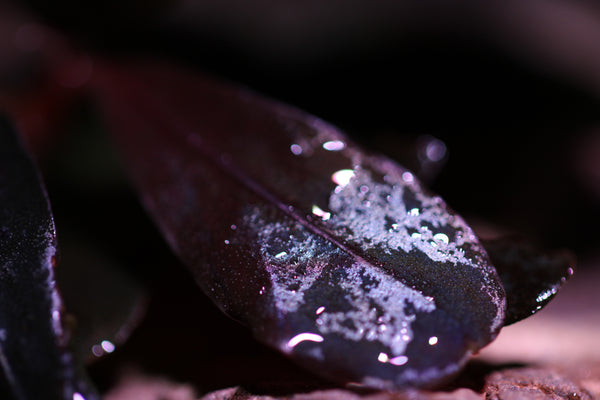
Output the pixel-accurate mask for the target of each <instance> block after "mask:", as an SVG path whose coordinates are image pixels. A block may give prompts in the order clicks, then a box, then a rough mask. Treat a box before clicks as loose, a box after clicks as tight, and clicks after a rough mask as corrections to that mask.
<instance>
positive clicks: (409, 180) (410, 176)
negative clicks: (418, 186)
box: [402, 171, 415, 183]
mask: <svg viewBox="0 0 600 400" xmlns="http://www.w3.org/2000/svg"><path fill="white" fill-rule="evenodd" d="M402 180H403V181H404V182H406V183H413V182H414V181H415V177H414V176H413V174H411V173H410V172H408V171H406V172H403V173H402Z"/></svg>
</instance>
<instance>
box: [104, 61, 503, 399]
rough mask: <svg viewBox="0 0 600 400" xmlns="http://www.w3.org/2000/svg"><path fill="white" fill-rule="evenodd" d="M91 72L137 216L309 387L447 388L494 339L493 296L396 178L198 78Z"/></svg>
mask: <svg viewBox="0 0 600 400" xmlns="http://www.w3.org/2000/svg"><path fill="white" fill-rule="evenodd" d="M147 65H150V63H148V64H147ZM96 71H100V72H98V75H97V76H96V78H95V79H96V81H95V84H96V85H95V87H96V89H97V93H98V97H99V99H100V103H101V105H102V107H103V108H104V110H105V112H106V115H107V116H108V120H109V122H110V126H111V130H112V131H113V132H114V135H113V136H114V139H115V141H116V143H118V146H119V147H120V149H121V152H122V154H123V156H124V160H125V162H126V164H127V166H128V168H129V170H130V173H131V176H132V177H133V180H134V182H135V183H136V185H137V187H138V189H139V191H140V193H141V196H142V200H143V203H144V205H145V206H146V208H147V209H148V211H149V212H150V214H151V215H152V216H153V217H154V218H155V220H156V221H157V223H158V225H159V227H160V229H161V230H162V232H163V234H164V236H165V237H166V239H167V240H168V242H169V243H170V245H171V247H172V248H173V250H174V251H175V252H176V253H177V254H178V255H179V256H180V258H181V259H182V260H183V261H184V263H185V264H186V265H188V266H189V268H190V269H191V271H192V272H193V273H194V275H195V277H196V279H197V281H198V284H199V285H200V286H201V287H202V289H203V290H204V292H205V293H206V294H207V295H208V296H210V297H211V298H212V299H213V300H214V302H215V303H216V304H217V305H218V306H219V307H220V308H221V309H222V310H223V311H225V312H226V313H227V314H229V315H230V316H231V317H233V318H235V319H237V320H239V321H240V322H242V323H243V324H245V325H247V326H248V327H249V328H250V329H251V330H252V332H253V334H254V335H255V337H256V338H258V339H259V340H261V341H262V342H264V343H266V344H268V345H270V346H272V347H274V348H276V349H279V350H280V351H281V352H283V353H285V354H287V355H288V356H289V357H291V358H292V359H293V360H295V361H296V362H298V363H300V364H301V365H304V366H305V367H307V368H309V369H310V370H311V371H313V372H314V373H316V374H319V375H321V376H324V377H327V378H330V379H333V380H336V381H339V382H355V383H358V384H362V385H366V386H370V387H379V388H392V387H406V386H432V385H435V384H438V383H440V382H442V381H444V380H447V379H448V378H449V377H450V376H452V375H454V374H455V373H457V372H458V371H459V370H460V368H461V367H462V366H463V365H464V363H465V362H466V360H467V359H468V357H469V356H470V354H471V353H472V352H474V351H476V350H477V349H479V348H481V347H482V346H484V345H486V344H487V343H489V342H490V341H491V340H492V339H493V338H494V337H495V336H496V334H497V332H498V330H499V329H500V327H501V326H502V324H503V319H504V293H503V290H502V287H501V284H500V281H499V278H498V277H497V275H496V272H495V270H494V269H493V268H492V267H491V266H490V263H489V260H488V258H487V255H486V253H485V251H484V250H483V249H482V248H481V246H480V245H479V242H478V240H477V238H476V237H475V235H474V234H473V232H472V230H471V229H470V228H469V227H468V226H467V225H466V224H465V222H464V221H463V219H462V218H461V217H459V216H458V215H456V214H455V213H453V212H452V211H451V210H450V209H449V208H448V207H447V206H446V204H445V203H444V201H443V200H442V199H441V198H439V197H438V196H435V195H432V194H430V193H428V192H426V191H425V190H424V189H423V188H422V186H421V185H420V184H419V182H418V180H417V179H416V178H415V176H414V175H413V174H412V173H410V172H409V171H408V170H406V169H404V168H402V167H400V166H399V165H397V164H395V163H393V162H392V161H390V160H389V159H387V158H385V157H382V156H376V155H370V154H367V153H365V152H364V151H362V150H361V149H360V148H359V147H357V146H356V145H355V144H353V143H352V142H351V141H349V140H348V139H347V138H346V137H345V136H344V135H342V134H341V133H340V132H339V131H338V130H337V129H336V128H335V127H333V126H331V125H329V124H327V123H325V122H323V121H321V120H319V119H317V118H315V117H312V116H310V115H307V114H305V113H303V112H301V111H299V110H296V109H293V108H290V107H287V106H284V105H282V104H279V103H276V102H274V101H270V100H266V99H263V98H261V97H259V96H257V95H255V94H252V93H251V92H249V91H246V90H243V89H239V88H236V87H232V86H229V85H226V84H221V83H217V82H215V81H214V80H211V79H209V78H205V77H202V76H197V75H192V74H188V73H184V72H182V71H179V70H176V69H174V68H168V67H136V66H132V67H125V66H119V67H117V68H115V67H111V66H105V67H104V68H103V69H100V68H97V69H96ZM198 318H202V316H201V315H199V316H198Z"/></svg>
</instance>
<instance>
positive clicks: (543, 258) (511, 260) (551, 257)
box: [482, 237, 575, 325]
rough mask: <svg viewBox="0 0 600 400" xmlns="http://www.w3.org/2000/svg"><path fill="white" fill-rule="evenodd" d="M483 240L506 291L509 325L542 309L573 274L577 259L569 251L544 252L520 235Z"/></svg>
mask: <svg viewBox="0 0 600 400" xmlns="http://www.w3.org/2000/svg"><path fill="white" fill-rule="evenodd" d="M482 243H483V245H484V247H485V249H486V250H487V252H488V254H489V256H490V259H491V260H492V264H493V265H494V267H495V268H496V270H497V271H498V275H500V278H501V279H502V285H503V286H504V290H505V292H506V318H505V320H504V324H505V325H510V324H512V323H515V322H518V321H520V320H522V319H524V318H527V317H530V316H531V315H532V314H535V313H536V312H538V311H539V310H541V309H542V308H543V307H544V306H545V305H546V304H548V302H550V300H552V299H553V298H554V296H555V295H556V293H558V290H559V289H560V288H561V286H562V285H563V284H564V283H565V282H566V281H567V279H569V277H571V275H573V268H574V267H575V260H574V257H573V255H572V254H571V253H570V252H568V251H565V250H563V251H554V252H543V251H541V250H539V249H537V248H535V246H533V245H532V244H530V243H528V242H527V241H525V240H523V239H519V238H516V237H504V238H499V239H494V240H483V241H482Z"/></svg>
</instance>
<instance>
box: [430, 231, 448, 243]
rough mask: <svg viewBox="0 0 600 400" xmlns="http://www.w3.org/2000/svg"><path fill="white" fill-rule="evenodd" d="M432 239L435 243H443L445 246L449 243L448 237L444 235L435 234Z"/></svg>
mask: <svg viewBox="0 0 600 400" xmlns="http://www.w3.org/2000/svg"><path fill="white" fill-rule="evenodd" d="M433 238H434V239H435V240H437V241H440V242H444V243H446V244H448V243H449V242H450V239H448V235H446V234H445V233H436V234H435V235H433Z"/></svg>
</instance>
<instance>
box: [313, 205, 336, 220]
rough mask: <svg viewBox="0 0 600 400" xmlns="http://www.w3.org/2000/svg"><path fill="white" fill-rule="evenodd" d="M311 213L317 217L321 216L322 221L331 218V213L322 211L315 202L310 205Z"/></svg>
mask: <svg viewBox="0 0 600 400" xmlns="http://www.w3.org/2000/svg"><path fill="white" fill-rule="evenodd" d="M312 213H313V214H315V215H316V216H317V217H321V219H322V220H323V221H327V220H328V219H329V218H331V213H330V212H327V211H323V210H322V209H321V208H320V207H319V206H317V205H316V204H313V206H312Z"/></svg>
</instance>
